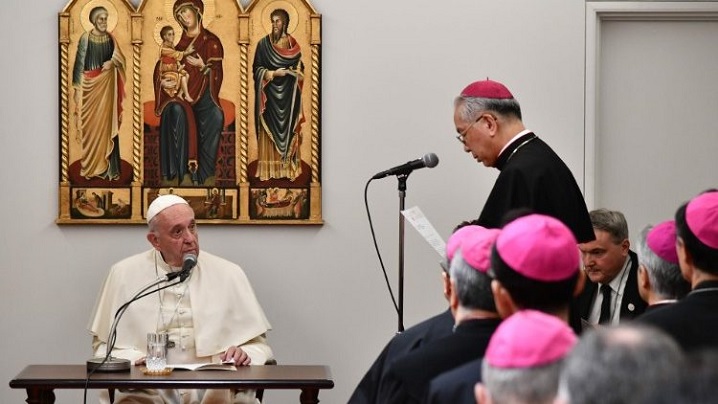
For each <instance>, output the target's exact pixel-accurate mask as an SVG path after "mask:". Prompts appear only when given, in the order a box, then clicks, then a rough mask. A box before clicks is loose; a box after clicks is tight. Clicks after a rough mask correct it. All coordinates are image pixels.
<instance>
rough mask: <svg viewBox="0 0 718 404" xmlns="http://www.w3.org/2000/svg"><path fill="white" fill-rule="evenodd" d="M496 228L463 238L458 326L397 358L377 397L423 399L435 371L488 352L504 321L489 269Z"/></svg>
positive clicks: (400, 403)
mask: <svg viewBox="0 0 718 404" xmlns="http://www.w3.org/2000/svg"><path fill="white" fill-rule="evenodd" d="M498 233H499V230H497V229H484V231H483V232H482V233H479V234H476V235H473V236H472V237H471V239H467V240H464V242H463V243H462V244H461V247H460V248H459V251H458V252H457V253H456V255H455V256H454V259H453V260H452V261H451V268H450V274H451V295H450V298H449V305H450V307H451V312H452V313H453V315H454V320H455V325H454V332H453V333H452V334H451V335H449V336H447V337H444V338H442V339H439V340H436V341H434V342H432V343H429V344H426V345H424V346H423V347H421V348H420V349H417V350H415V351H413V352H411V353H409V354H407V355H405V356H404V357H402V358H399V359H397V360H396V361H395V362H394V363H393V364H392V365H391V366H390V367H389V369H388V371H387V372H386V376H385V377H384V379H383V380H382V382H381V387H380V391H379V396H378V399H377V400H376V402H377V403H384V404H408V403H421V402H422V401H423V397H424V395H425V394H426V390H427V388H428V384H429V381H430V380H431V379H432V378H433V377H434V376H436V375H438V374H440V373H442V372H444V371H446V370H448V369H452V368H454V367H456V366H458V365H460V364H462V363H465V362H467V361H469V360H471V359H474V358H478V357H481V356H483V355H484V352H485V350H486V347H487V346H488V343H489V339H490V338H491V335H492V334H493V332H494V331H495V330H496V328H497V327H498V325H499V323H500V322H501V319H500V318H499V315H498V313H497V312H496V306H495V305H494V299H493V296H492V294H491V278H490V277H489V276H488V275H487V273H486V272H487V271H488V268H489V265H490V264H489V257H490V252H491V246H492V245H493V242H494V240H495V239H496V236H497V235H498Z"/></svg>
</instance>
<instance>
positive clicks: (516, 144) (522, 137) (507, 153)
mask: <svg viewBox="0 0 718 404" xmlns="http://www.w3.org/2000/svg"><path fill="white" fill-rule="evenodd" d="M536 137H537V136H536V135H534V134H533V132H531V131H530V130H528V129H526V130H523V131H521V132H519V133H518V134H517V135H516V136H514V137H513V138H512V139H511V140H510V141H509V142H508V143H506V146H504V148H503V149H501V152H499V157H498V158H497V159H496V164H495V166H496V168H497V169H499V170H501V169H503V168H504V166H505V165H506V163H507V162H508V161H509V159H511V157H512V156H513V155H514V153H516V152H517V151H518V150H519V149H520V148H521V147H523V146H524V145H526V144H527V143H528V142H530V141H532V140H534V139H536Z"/></svg>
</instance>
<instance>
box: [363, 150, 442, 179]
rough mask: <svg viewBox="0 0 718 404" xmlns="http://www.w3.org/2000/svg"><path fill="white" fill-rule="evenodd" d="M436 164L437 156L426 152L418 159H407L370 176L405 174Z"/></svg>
mask: <svg viewBox="0 0 718 404" xmlns="http://www.w3.org/2000/svg"><path fill="white" fill-rule="evenodd" d="M437 164H439V158H438V157H436V154H434V153H427V154H425V155H424V157H422V158H420V159H416V160H412V161H407V162H406V163H404V164H401V165H398V166H396V167H392V168H390V169H388V170H384V171H382V172H380V173H377V174H375V175H374V176H373V177H371V179H373V180H378V179H380V178H384V177H388V176H390V175H405V174H409V173H411V172H412V171H414V170H418V169H420V168H424V167H428V168H434V167H436V165H437Z"/></svg>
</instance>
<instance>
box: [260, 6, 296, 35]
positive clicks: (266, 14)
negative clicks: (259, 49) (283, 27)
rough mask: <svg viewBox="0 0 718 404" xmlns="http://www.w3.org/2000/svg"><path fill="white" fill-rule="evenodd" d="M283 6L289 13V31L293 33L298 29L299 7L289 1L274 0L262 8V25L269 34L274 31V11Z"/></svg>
mask: <svg viewBox="0 0 718 404" xmlns="http://www.w3.org/2000/svg"><path fill="white" fill-rule="evenodd" d="M278 8H283V9H284V10H285V11H286V12H287V13H288V14H289V26H288V27H287V33H289V34H291V33H293V32H294V31H295V30H296V29H297V25H299V14H298V13H297V9H296V8H294V6H293V5H292V4H291V3H289V2H288V1H284V0H279V1H273V2H272V3H270V5H268V6H267V7H264V9H263V10H262V27H264V31H265V32H266V33H267V34H270V33H272V18H271V15H272V11H274V10H276V9H278Z"/></svg>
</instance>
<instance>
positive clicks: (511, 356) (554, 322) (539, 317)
mask: <svg viewBox="0 0 718 404" xmlns="http://www.w3.org/2000/svg"><path fill="white" fill-rule="evenodd" d="M576 340H577V338H576V334H574V333H573V330H572V329H571V327H569V326H568V324H566V323H565V322H564V321H561V320H560V319H559V318H558V317H556V316H552V315H549V314H546V313H542V312H540V311H536V310H523V311H519V312H517V313H514V314H512V315H511V316H509V318H507V319H506V320H504V321H503V322H502V323H501V325H499V327H498V328H497V329H496V331H494V334H493V335H492V336H491V339H490V340H489V346H488V347H487V348H486V355H485V357H484V360H486V361H487V363H488V364H489V365H491V366H493V367H496V368H503V369H515V368H532V367H537V366H543V365H547V364H550V363H553V362H556V361H557V360H559V359H562V358H564V357H565V356H566V355H567V354H568V353H569V352H571V349H573V347H574V345H576Z"/></svg>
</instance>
